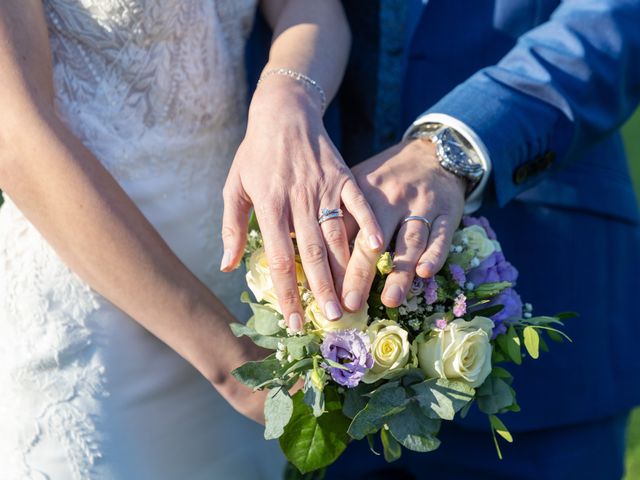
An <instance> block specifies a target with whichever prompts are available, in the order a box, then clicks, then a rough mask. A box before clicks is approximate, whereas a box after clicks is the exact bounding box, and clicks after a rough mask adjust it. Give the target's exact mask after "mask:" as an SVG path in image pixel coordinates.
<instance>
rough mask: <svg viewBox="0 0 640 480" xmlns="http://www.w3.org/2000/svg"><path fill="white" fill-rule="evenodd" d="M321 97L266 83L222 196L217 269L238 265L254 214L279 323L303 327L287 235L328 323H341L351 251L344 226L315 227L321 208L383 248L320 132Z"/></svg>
mask: <svg viewBox="0 0 640 480" xmlns="http://www.w3.org/2000/svg"><path fill="white" fill-rule="evenodd" d="M320 100H321V99H320V96H319V95H318V93H317V92H315V91H312V90H311V89H307V88H305V86H304V85H303V84H302V83H301V82H299V81H296V80H295V79H292V78H289V77H286V76H284V75H271V76H269V77H267V78H266V79H265V81H264V82H263V83H261V84H260V85H259V87H258V89H257V90H256V93H255V95H254V97H253V100H252V102H251V107H250V110H249V122H248V127H247V133H246V136H245V138H244V140H243V142H242V144H241V145H240V148H239V149H238V152H237V154H236V157H235V159H234V162H233V165H232V167H231V170H230V172H229V176H228V178H227V182H226V185H225V188H224V205H225V207H224V219H223V230H222V237H223V241H224V248H225V253H224V257H223V259H222V264H221V267H220V268H221V269H222V270H223V271H230V270H232V269H233V268H235V267H236V266H237V265H238V263H239V262H240V260H241V258H242V253H243V251H244V246H245V241H246V232H247V224H248V219H249V214H250V209H251V207H252V206H253V208H254V210H255V213H256V216H257V219H258V222H259V224H260V228H261V231H262V235H263V238H264V243H265V249H266V253H267V256H268V261H269V267H270V270H271V274H272V277H273V282H274V287H275V290H276V293H277V295H278V299H279V301H280V307H281V308H282V312H283V315H284V318H285V319H286V320H287V323H288V324H289V326H290V327H291V328H292V329H299V328H301V326H302V319H303V318H304V317H303V311H302V306H301V303H300V297H299V292H298V286H297V281H296V272H295V262H294V257H295V252H294V248H293V245H292V241H291V236H290V234H291V232H295V235H296V241H297V245H298V248H299V252H300V257H301V259H302V264H303V267H304V271H305V273H306V276H307V278H308V281H309V284H310V287H311V290H312V291H313V294H314V295H315V297H316V299H317V300H318V302H319V304H320V305H321V306H322V308H323V311H324V313H325V315H326V316H327V318H329V319H337V318H339V317H340V316H341V315H342V310H341V307H340V300H339V297H338V296H337V294H336V292H337V291H338V292H339V291H340V289H341V287H342V280H343V278H344V274H345V269H346V266H347V262H348V260H349V246H348V242H347V236H346V230H345V226H344V222H343V220H342V218H335V219H332V220H329V221H326V222H324V223H322V224H321V225H319V224H318V214H319V211H320V210H321V209H322V208H330V209H333V208H339V207H341V206H343V207H344V208H346V209H347V210H348V212H349V213H350V214H351V215H352V216H353V217H354V218H355V220H356V221H357V223H358V224H359V226H360V228H361V230H362V232H363V235H364V237H365V238H366V239H367V240H366V245H367V247H366V248H367V249H368V250H369V251H372V250H373V251H375V252H377V251H378V250H380V249H381V247H382V234H381V230H380V228H379V226H378V224H377V222H376V219H375V217H374V215H373V213H372V211H371V208H370V207H369V204H368V203H367V201H366V199H365V198H364V196H363V194H362V192H361V191H360V188H359V187H358V186H357V184H356V182H355V180H354V178H353V176H352V174H351V171H350V170H349V168H348V167H347V166H346V165H345V163H344V161H343V159H342V157H341V156H340V154H339V153H338V151H337V150H336V148H335V147H334V145H333V144H332V142H331V140H330V139H329V137H328V135H327V132H326V131H325V129H324V126H323V124H322V114H321V113H322V112H321V106H320Z"/></svg>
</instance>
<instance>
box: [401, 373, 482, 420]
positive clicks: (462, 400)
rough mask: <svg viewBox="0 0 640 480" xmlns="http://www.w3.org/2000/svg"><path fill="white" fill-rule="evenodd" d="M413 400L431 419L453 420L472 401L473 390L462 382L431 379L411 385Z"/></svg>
mask: <svg viewBox="0 0 640 480" xmlns="http://www.w3.org/2000/svg"><path fill="white" fill-rule="evenodd" d="M410 389H411V390H412V391H413V392H414V393H415V399H416V400H417V401H418V403H419V404H420V406H421V407H422V409H423V411H424V413H425V414H426V415H427V416H428V417H429V418H432V419H443V420H453V417H454V416H455V414H456V412H458V411H460V409H462V407H464V406H465V405H466V404H467V403H469V402H470V401H471V400H473V397H474V395H475V390H474V389H473V388H471V387H470V386H469V385H467V384H466V383H464V382H456V381H453V380H446V379H444V378H437V379H436V378H432V379H429V380H425V381H424V382H420V383H417V384H415V385H412V386H411V387H410Z"/></svg>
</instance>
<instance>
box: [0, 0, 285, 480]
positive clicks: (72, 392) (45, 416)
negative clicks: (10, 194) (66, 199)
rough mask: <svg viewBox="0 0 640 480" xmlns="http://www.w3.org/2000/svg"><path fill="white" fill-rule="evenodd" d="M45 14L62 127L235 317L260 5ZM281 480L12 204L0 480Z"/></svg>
mask: <svg viewBox="0 0 640 480" xmlns="http://www.w3.org/2000/svg"><path fill="white" fill-rule="evenodd" d="M43 3H44V6H45V11H46V17H47V22H48V25H49V31H50V42H51V50H52V54H53V61H54V81H55V92H56V102H57V108H58V110H59V113H60V116H61V118H63V119H64V121H65V122H66V123H67V125H68V126H69V127H70V128H71V129H72V130H73V132H74V133H75V134H76V135H77V136H78V137H79V138H80V139H81V140H82V142H84V144H85V145H86V146H87V147H88V148H89V149H90V150H91V151H92V152H93V153H94V154H95V155H96V156H97V157H98V159H99V160H100V161H101V162H103V164H104V165H105V166H106V167H107V168H108V169H109V171H110V172H111V173H112V174H113V175H114V177H115V178H116V179H117V180H118V181H119V182H120V184H121V185H122V186H123V187H124V189H125V190H126V191H127V193H128V194H129V195H130V196H131V198H132V199H133V200H134V201H135V202H136V203H137V205H138V206H139V207H140V209H141V210H142V211H143V213H144V214H145V215H146V216H147V218H148V219H149V220H150V221H151V222H152V223H153V225H154V226H155V227H156V228H157V229H158V231H159V232H160V233H161V234H162V236H163V237H164V238H165V239H166V241H167V242H168V243H169V245H170V246H171V247H172V249H173V250H174V251H175V252H176V254H177V255H178V256H179V257H180V258H181V259H182V261H183V262H184V263H185V264H186V265H187V266H188V267H189V268H190V269H191V270H192V271H193V272H194V273H195V274H196V275H198V277H199V278H200V279H202V280H203V281H204V282H205V283H206V284H207V285H208V286H209V287H210V288H211V289H212V290H213V291H215V293H216V294H217V295H218V296H219V297H220V298H221V299H222V300H223V301H224V302H225V303H226V304H227V305H228V306H229V307H230V308H231V310H235V311H236V312H238V309H239V302H238V294H239V292H240V290H241V288H242V282H241V278H240V277H239V276H238V274H236V275H235V276H228V275H224V276H223V274H220V273H219V272H218V268H217V262H219V259H220V257H221V253H222V252H221V245H220V240H219V236H220V235H219V231H220V221H221V212H222V198H221V191H222V186H223V183H224V180H225V177H226V173H227V169H228V167H229V164H230V162H231V160H232V158H233V154H234V151H235V149H236V147H237V145H238V144H239V142H240V140H241V137H242V134H243V131H244V124H245V116H244V110H245V87H244V70H243V52H244V45H245V40H246V37H247V35H248V32H249V30H250V27H251V22H252V19H253V15H254V10H255V0H44V1H43ZM25 161H28V159H25ZM69 215H73V211H70V212H69ZM131 295H136V292H135V291H132V292H131ZM238 313H240V312H238ZM211 348H212V349H214V348H224V345H211ZM281 469H282V457H281V456H280V454H279V453H278V450H277V444H276V443H275V442H270V443H267V442H265V441H264V440H262V430H261V428H260V427H259V426H258V425H256V424H253V423H252V422H250V421H249V420H246V419H244V418H242V417H241V416H240V415H239V414H237V413H235V411H233V410H232V409H231V407H230V406H229V405H228V404H227V403H226V402H225V401H224V400H223V399H222V398H221V397H220V396H219V395H218V394H217V393H216V392H215V391H214V389H213V388H212V387H211V386H210V385H209V384H208V383H207V382H206V381H205V380H204V379H203V378H201V377H200V376H199V375H198V374H197V373H196V371H195V370H194V369H193V368H192V367H191V366H190V365H188V364H187V363H186V362H185V361H183V360H182V359H181V358H180V357H178V356H177V355H176V354H175V353H174V352H173V351H172V350H170V349H169V348H168V347H167V346H165V345H164V344H162V343H161V342H159V341H158V340H157V339H156V338H155V337H153V336H152V335H151V334H149V333H148V332H147V331H145V330H143V329H142V328H141V327H140V326H139V325H138V324H137V323H136V322H135V321H133V320H132V319H131V318H129V317H128V316H126V315H125V314H124V313H122V312H121V311H120V310H118V309H117V308H115V307H114V306H113V305H112V304H110V303H109V302H108V301H107V300H106V299H104V298H102V297H101V296H99V295H98V294H96V293H95V292H93V291H92V290H91V289H90V288H89V287H88V286H87V285H86V284H84V283H83V282H82V281H81V280H80V279H79V278H78V277H77V276H76V275H75V274H74V273H72V272H71V271H70V270H69V269H68V268H67V267H66V266H65V265H64V263H63V262H62V261H61V260H60V259H59V258H58V256H57V255H56V254H55V252H54V251H53V250H52V249H51V248H50V247H49V245H48V244H47V242H46V240H44V239H43V238H42V236H41V235H40V234H39V233H38V232H37V231H36V230H35V229H34V227H33V226H32V225H31V224H30V223H29V221H28V220H26V219H25V218H24V217H23V215H22V214H21V213H20V211H19V210H18V209H17V208H16V206H15V205H14V204H13V203H12V202H11V199H10V198H8V199H6V203H5V205H4V206H3V207H2V208H0V479H2V480H14V479H19V480H23V479H51V480H58V479H60V480H68V479H99V480H103V479H118V480H122V479H124V480H128V479H135V480H146V479H153V480H162V479H167V480H169V479H170V480H191V479H193V480H196V479H198V480H199V479H207V480H211V479H220V480H244V479H246V480H249V479H251V480H260V479H276V478H279V476H280V472H281Z"/></svg>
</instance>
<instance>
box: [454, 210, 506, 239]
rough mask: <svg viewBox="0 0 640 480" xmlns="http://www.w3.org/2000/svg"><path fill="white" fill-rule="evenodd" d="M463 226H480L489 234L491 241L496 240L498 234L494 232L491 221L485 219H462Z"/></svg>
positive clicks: (466, 217)
mask: <svg viewBox="0 0 640 480" xmlns="http://www.w3.org/2000/svg"><path fill="white" fill-rule="evenodd" d="M462 225H463V226H465V227H470V226H471V225H479V226H481V227H482V228H484V231H485V232H487V237H488V238H489V240H496V239H497V237H496V232H494V230H493V228H491V225H490V224H489V220H487V219H486V218H485V217H468V216H465V217H462Z"/></svg>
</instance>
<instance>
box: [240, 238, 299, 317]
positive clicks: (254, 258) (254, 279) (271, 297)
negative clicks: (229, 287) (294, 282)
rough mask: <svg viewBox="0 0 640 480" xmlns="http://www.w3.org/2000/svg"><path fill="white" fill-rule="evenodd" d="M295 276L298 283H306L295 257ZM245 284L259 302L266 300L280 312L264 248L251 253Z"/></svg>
mask: <svg viewBox="0 0 640 480" xmlns="http://www.w3.org/2000/svg"><path fill="white" fill-rule="evenodd" d="M296 277H297V279H298V284H299V285H304V284H306V278H305V275H304V271H303V270H302V264H301V263H300V261H299V260H297V259H296ZM246 279H247V285H248V286H249V288H250V289H251V291H252V292H253V295H254V296H255V297H256V300H258V301H259V302H266V303H268V304H270V305H271V306H272V307H273V308H275V309H276V310H277V311H278V312H280V306H279V303H278V296H277V295H276V292H275V289H274V288H273V280H272V279H271V272H270V271H269V262H268V259H267V254H266V252H265V251H264V248H259V249H258V250H256V251H255V252H253V253H252V254H251V257H250V258H249V266H248V267H247V276H246Z"/></svg>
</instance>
